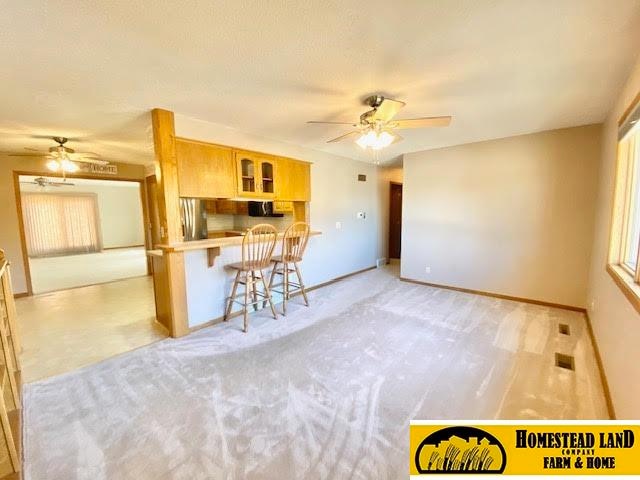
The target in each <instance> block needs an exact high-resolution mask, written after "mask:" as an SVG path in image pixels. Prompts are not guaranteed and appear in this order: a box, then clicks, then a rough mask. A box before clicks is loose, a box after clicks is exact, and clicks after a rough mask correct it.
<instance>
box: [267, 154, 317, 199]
mask: <svg viewBox="0 0 640 480" xmlns="http://www.w3.org/2000/svg"><path fill="white" fill-rule="evenodd" d="M310 167H311V166H310V164H309V163H307V162H301V161H299V160H294V159H292V158H284V157H280V158H279V159H278V169H277V171H276V179H275V187H276V195H275V198H276V199H277V200H287V201H292V202H308V201H310V200H311V168H310Z"/></svg>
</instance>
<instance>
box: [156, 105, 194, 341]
mask: <svg viewBox="0 0 640 480" xmlns="http://www.w3.org/2000/svg"><path fill="white" fill-rule="evenodd" d="M151 120H152V124H153V144H154V149H155V157H156V158H155V170H156V181H157V188H156V200H157V206H158V208H157V210H158V217H159V220H160V237H161V241H162V243H164V244H167V245H171V244H173V243H176V242H181V241H182V239H183V235H182V223H181V220H180V192H179V191H178V167H177V157H176V138H175V137H176V133H175V125H174V115H173V112H170V111H168V110H162V109H159V108H155V109H153V110H152V111H151ZM162 261H163V262H164V265H163V266H164V268H162V269H159V272H158V273H156V272H155V271H154V285H155V286H156V288H155V290H156V304H158V302H162V304H163V305H164V306H165V307H166V309H167V310H168V311H167V312H166V313H167V314H168V317H169V318H168V320H169V321H168V323H169V325H167V326H168V328H169V333H170V334H171V336H172V337H181V336H183V335H186V334H187V333H189V321H188V314H187V292H186V281H185V271H184V253H183V252H170V251H165V252H163V256H162ZM156 277H157V278H156ZM158 287H161V288H158ZM159 292H165V294H166V293H167V292H168V296H169V298H168V299H167V298H162V299H161V298H158V297H157V296H158V294H159Z"/></svg>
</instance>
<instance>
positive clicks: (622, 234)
mask: <svg viewBox="0 0 640 480" xmlns="http://www.w3.org/2000/svg"><path fill="white" fill-rule="evenodd" d="M638 99H640V96H639V97H638ZM638 99H637V100H638ZM639 257H640V105H638V102H637V101H636V104H635V106H633V107H630V108H629V109H628V110H627V113H625V116H624V117H623V119H622V120H621V122H620V128H619V133H618V164H617V174H616V192H615V200H614V209H613V219H612V225H611V241H610V245H609V265H608V266H607V271H608V272H609V273H610V274H611V276H612V277H613V279H614V280H615V281H616V283H617V284H618V285H619V286H620V288H621V289H622V290H623V292H624V293H625V295H626V296H627V297H628V298H629V299H630V300H631V301H632V303H633V304H634V306H635V307H636V309H638V311H640V258H639Z"/></svg>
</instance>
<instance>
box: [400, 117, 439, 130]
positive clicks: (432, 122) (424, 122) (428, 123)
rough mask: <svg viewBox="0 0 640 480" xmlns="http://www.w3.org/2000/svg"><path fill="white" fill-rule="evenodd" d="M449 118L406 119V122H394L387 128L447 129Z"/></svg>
mask: <svg viewBox="0 0 640 480" xmlns="http://www.w3.org/2000/svg"><path fill="white" fill-rule="evenodd" d="M450 123H451V117H424V118H408V119H406V120H396V121H394V122H391V123H390V125H389V126H391V127H392V128H398V129H401V128H425V127H448V126H449V124H450Z"/></svg>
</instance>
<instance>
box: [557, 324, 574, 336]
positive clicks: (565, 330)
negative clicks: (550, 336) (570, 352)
mask: <svg viewBox="0 0 640 480" xmlns="http://www.w3.org/2000/svg"><path fill="white" fill-rule="evenodd" d="M558 332H560V334H561V335H571V329H570V328H569V325H567V324H566V323H561V324H559V325H558Z"/></svg>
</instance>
